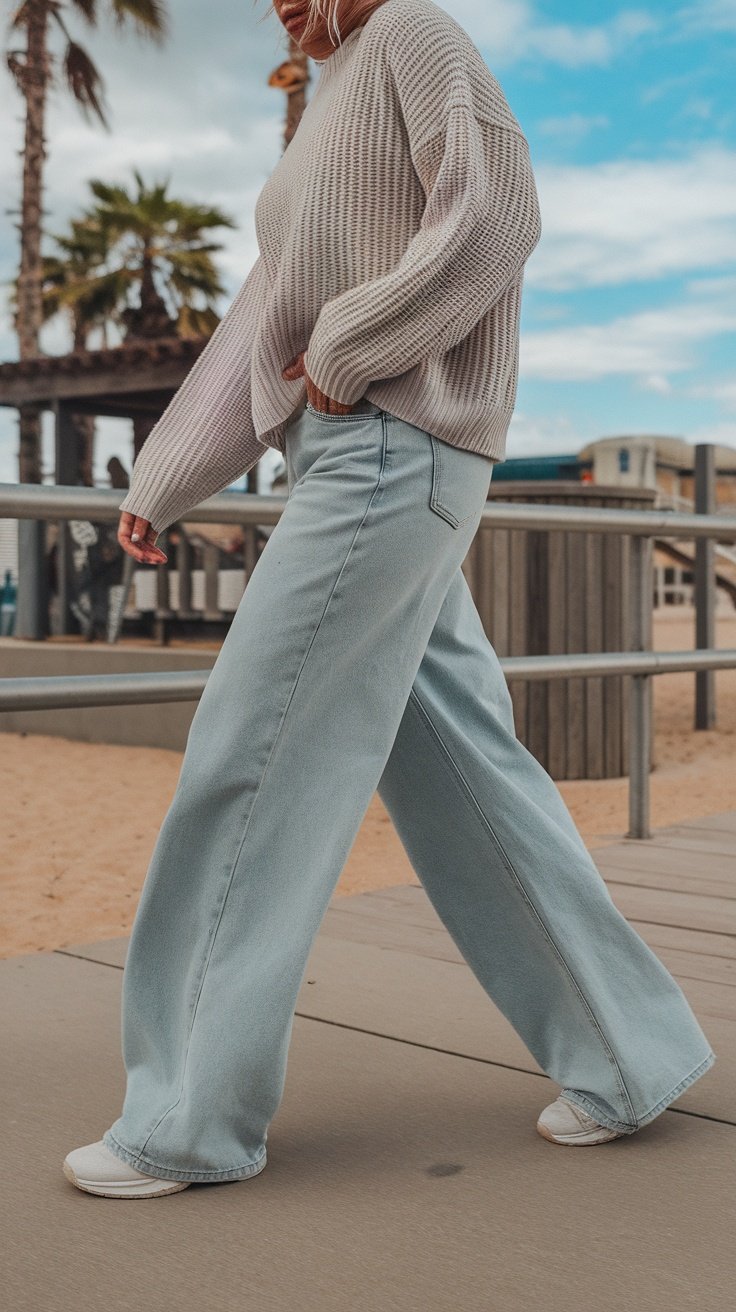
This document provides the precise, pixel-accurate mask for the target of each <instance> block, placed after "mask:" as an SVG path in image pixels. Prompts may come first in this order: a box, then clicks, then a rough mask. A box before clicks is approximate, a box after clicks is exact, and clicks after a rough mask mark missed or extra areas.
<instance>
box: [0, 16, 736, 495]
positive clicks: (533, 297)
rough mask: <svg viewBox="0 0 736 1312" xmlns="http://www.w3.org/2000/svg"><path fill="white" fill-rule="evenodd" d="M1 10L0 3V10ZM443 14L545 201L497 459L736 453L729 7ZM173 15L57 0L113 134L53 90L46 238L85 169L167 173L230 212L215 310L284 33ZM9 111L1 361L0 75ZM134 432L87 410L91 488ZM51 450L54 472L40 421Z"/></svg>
mask: <svg viewBox="0 0 736 1312" xmlns="http://www.w3.org/2000/svg"><path fill="white" fill-rule="evenodd" d="M12 8H14V5H12V4H11V3H10V0H4V2H3V4H2V10H3V11H4V15H5V16H7V15H8V14H9V13H10V11H11V9H12ZM99 8H100V9H101V10H103V11H104V10H105V9H107V8H108V6H107V5H105V4H101V5H100V6H99ZM442 8H444V9H446V10H447V12H448V13H450V14H452V15H453V17H454V18H456V19H457V21H458V22H459V23H461V25H462V26H463V27H464V28H465V30H466V32H467V33H468V34H469V36H470V37H471V39H472V40H473V41H474V43H475V44H476V46H477V47H478V49H479V50H480V51H481V54H482V55H483V57H484V59H485V61H486V64H487V65H488V67H489V68H490V70H491V71H492V72H493V74H494V75H495V76H496V77H497V78H498V80H499V82H500V83H501V86H502V88H503V90H504V93H505V95H506V98H507V100H508V101H509V104H510V106H511V109H512V110H513V112H514V114H515V116H516V117H517V119H518V120H519V123H520V125H521V127H522V130H523V132H524V134H525V136H526V137H527V140H528V141H529V145H530V149H531V156H532V164H533V167H534V173H535V178H536V182H537V189H538V192H539V199H540V206H541V212H542V237H541V240H540V242H539V244H538V246H537V247H536V249H535V250H534V252H533V253H532V255H531V256H530V258H529V260H528V262H527V264H526V268H525V277H524V291H523V298H522V317H521V339H520V366H519V367H520V372H519V385H518V392H517V398H516V409H515V412H514V416H513V419H512V422H511V427H510V430H509V435H508V439H507V447H506V455H507V457H511V456H519V455H552V454H560V453H572V452H576V451H578V450H579V449H580V448H581V447H582V446H584V445H585V444H586V443H588V442H590V441H593V440H595V439H597V438H600V437H608V436H613V435H622V434H633V433H651V434H668V435H672V436H677V437H682V438H685V439H686V440H687V441H690V442H705V441H708V442H709V441H714V442H722V443H724V444H726V445H728V446H731V447H735V448H736V99H735V98H734V96H733V92H732V91H731V90H730V89H729V88H730V87H732V86H733V84H734V79H735V78H736V57H735V56H736V0H693V2H692V3H689V4H685V5H677V4H676V3H675V4H674V5H673V4H672V3H669V2H667V0H649V3H646V4H643V5H640V6H639V5H638V6H635V7H634V6H627V5H621V6H618V5H616V4H610V5H600V6H598V5H596V6H593V5H591V4H590V3H583V0H538V2H537V3H533V2H532V0H484V3H483V4H481V3H479V0H444V3H443V4H442ZM169 12H170V16H171V17H170V35H169V39H168V40H167V42H166V44H165V45H164V46H163V47H157V46H154V45H151V44H150V43H145V42H143V41H141V40H140V39H138V38H136V36H135V35H134V33H133V31H132V30H131V32H130V33H129V34H128V35H120V34H119V33H118V31H117V30H116V29H115V28H114V26H113V25H112V23H110V22H107V21H103V22H101V23H100V25H99V26H98V28H96V29H90V28H89V27H87V26H86V24H85V23H84V22H83V20H82V19H81V17H80V16H79V14H78V11H77V10H76V9H74V10H69V7H68V6H66V22H67V25H68V27H69V29H70V31H71V33H72V34H73V36H74V38H75V39H76V40H78V41H80V42H81V44H82V45H83V46H84V47H85V48H86V49H87V50H88V51H89V53H90V54H91V55H92V57H93V59H94V60H95V62H96V64H97V65H98V67H99V68H100V70H101V72H102V73H103V77H104V82H105V103H106V107H107V110H108V115H109V120H110V124H111V130H110V131H109V132H106V131H105V129H104V128H103V127H102V126H101V125H99V124H97V123H96V122H94V121H87V120H86V119H85V118H84V116H83V115H82V114H81V112H80V111H79V109H78V108H77V107H76V106H75V104H74V103H73V101H72V99H71V97H70V95H69V93H68V92H67V91H66V90H65V88H64V87H63V85H59V86H58V87H57V88H55V89H53V90H52V92H51V94H50V99H49V113H48V121H47V163H46V172H45V188H44V207H45V211H46V215H45V225H46V230H47V232H48V233H49V240H48V241H47V243H46V246H45V248H44V249H45V250H47V251H49V252H50V251H51V250H53V242H52V241H51V240H50V235H51V234H53V233H54V232H63V231H64V230H65V228H66V227H67V225H68V223H69V221H70V219H71V218H73V217H74V216H75V215H76V214H77V213H78V212H79V211H80V210H81V209H82V208H83V207H84V206H85V205H87V204H88V203H89V200H90V197H91V193H90V192H89V190H88V185H87V182H88V179H90V178H102V179H103V180H105V181H107V182H118V183H124V184H125V185H127V186H129V187H131V188H132V187H133V173H132V170H133V168H138V169H139V170H140V172H141V173H142V175H143V177H144V178H145V180H146V182H147V183H148V184H149V185H152V184H153V183H154V182H156V181H161V180H163V179H168V180H169V192H170V194H172V195H176V196H179V197H181V198H182V199H185V200H189V201H193V202H199V203H202V202H211V203H214V204H216V205H218V206H220V207H221V208H222V209H224V210H225V211H226V212H227V213H228V214H229V215H230V216H231V217H232V218H233V219H234V220H235V222H236V223H237V225H238V226H237V228H236V229H235V230H232V231H231V230H229V229H222V230H220V231H218V232H216V233H215V234H214V236H215V239H216V240H218V241H221V242H222V244H223V250H222V251H221V252H220V254H219V255H218V256H217V259H218V262H219V263H218V267H219V270H220V274H221V280H222V282H223V285H224V286H225V287H226V288H227V291H226V294H225V295H224V296H223V297H222V300H221V303H220V304H219V305H218V312H219V313H221V314H222V313H224V311H225V309H226V308H227V305H228V304H229V303H230V301H231V300H232V298H233V296H234V295H235V293H236V291H237V290H238V287H239V286H240V284H241V283H242V282H243V280H244V278H245V276H246V274H247V273H248V271H249V269H250V267H251V266H252V264H253V262H254V260H255V258H256V255H257V244H256V238H255V229H254V223H253V210H254V206H255V202H256V199H257V196H258V193H259V191H260V189H261V187H262V186H263V184H264V182H265V180H266V178H267V177H268V175H269V173H270V172H271V170H272V169H273V168H274V166H275V164H276V163H277V161H278V158H279V155H280V153H281V149H282V132H283V117H284V97H283V93H282V92H279V91H277V90H275V89H273V88H270V87H269V86H268V85H267V80H268V75H269V73H270V72H271V71H272V69H273V68H275V67H276V65H277V64H279V63H280V62H281V60H282V59H284V58H285V55H286V48H287V47H286V40H287V38H286V33H285V32H284V29H283V27H282V26H281V24H280V23H279V21H278V19H277V18H276V16H275V14H274V13H273V11H272V9H271V4H270V0H257V3H255V4H254V3H253V0H218V2H217V4H216V5H203V4H202V3H201V0H170V4H169ZM10 43H11V44H13V45H15V44H17V42H16V40H15V39H13V38H11V42H10ZM53 49H54V50H55V52H56V53H57V55H58V53H59V52H60V50H61V42H60V40H59V37H58V36H57V35H54V38H53ZM311 71H312V73H313V81H312V83H311V88H310V90H311V89H313V87H314V80H315V79H316V73H317V68H316V65H314V64H311ZM308 94H309V92H308ZM0 121H1V122H2V132H0V193H1V194H2V213H1V214H0V281H2V284H3V285H2V287H1V288H0V360H13V359H16V358H17V345H16V339H15V335H14V333H13V331H12V326H11V319H10V313H9V308H8V304H7V283H8V280H10V279H12V278H14V277H15V275H16V272H17V263H18V233H17V229H16V226H15V225H16V224H17V222H18V215H17V211H18V206H19V203H20V185H21V158H20V155H19V153H18V151H19V148H20V145H21V142H22V132H23V121H22V102H21V100H20V97H19V96H18V94H17V92H16V90H15V87H14V84H13V82H12V79H11V77H10V74H9V73H8V71H7V69H6V68H5V66H4V65H3V67H2V68H1V69H0ZM92 344H94V343H92ZM41 345H42V349H43V350H44V351H46V352H50V353H53V354H55V353H57V352H63V351H65V350H67V349H69V346H70V337H69V331H68V325H67V324H66V323H65V322H64V321H62V320H59V319H57V320H56V321H54V322H53V323H51V324H49V325H47V326H46V327H45V328H44V332H43V336H42V342H41ZM131 444H132V439H131V435H130V425H129V424H128V423H127V422H124V421H119V420H110V419H101V420H99V421H98V438H97V443H96V452H95V470H94V473H95V481H96V482H97V483H99V484H100V485H101V486H104V485H106V483H107V475H106V464H107V461H108V459H109V457H110V456H111V455H118V456H119V457H120V459H121V460H122V461H123V464H124V465H125V466H126V467H127V468H128V469H130V461H131ZM17 447H18V441H17V419H16V415H15V412H14V411H10V410H7V409H4V408H3V409H2V410H0V481H4V482H12V481H15V480H16V479H17ZM272 456H273V459H271V457H272ZM279 462H280V457H279V456H278V453H277V452H273V453H271V452H268V453H267V454H266V456H264V457H263V459H262V460H261V461H260V462H259V485H260V487H261V490H264V491H265V490H267V488H268V485H269V484H268V483H266V482H264V480H265V479H269V480H270V476H271V474H272V471H273V469H274V468H275V467H276V465H277V464H278V463H279ZM43 463H44V481H51V480H52V478H53V433H52V426H51V416H50V415H46V416H45V419H44V443H43Z"/></svg>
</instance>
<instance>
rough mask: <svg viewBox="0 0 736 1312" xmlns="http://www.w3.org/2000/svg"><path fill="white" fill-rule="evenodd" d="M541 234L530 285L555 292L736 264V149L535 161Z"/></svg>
mask: <svg viewBox="0 0 736 1312" xmlns="http://www.w3.org/2000/svg"><path fill="white" fill-rule="evenodd" d="M535 176H536V179H537V185H538V189H539V195H540V205H541V210H542V239H541V242H540V244H539V246H538V247H537V248H536V250H535V251H534V253H533V255H532V257H531V259H530V261H529V265H528V278H529V283H530V285H533V286H534V287H538V288H542V289H544V290H548V291H569V290H576V289H581V288H584V287H603V286H615V285H617V284H620V283H624V282H631V281H642V280H645V279H653V278H664V277H671V276H673V275H683V274H687V273H690V272H696V271H699V270H702V271H706V270H708V269H715V268H727V267H728V266H729V265H734V264H735V263H736V150H727V149H725V148H724V147H721V146H712V145H699V146H697V147H696V148H695V149H693V150H691V152H690V154H689V155H687V156H685V157H683V158H680V159H672V160H667V159H664V160H662V159H649V160H641V159H637V160H627V159H623V160H606V161H604V162H602V163H596V164H590V165H574V164H565V165H552V164H543V165H538V166H537V167H536V168H535Z"/></svg>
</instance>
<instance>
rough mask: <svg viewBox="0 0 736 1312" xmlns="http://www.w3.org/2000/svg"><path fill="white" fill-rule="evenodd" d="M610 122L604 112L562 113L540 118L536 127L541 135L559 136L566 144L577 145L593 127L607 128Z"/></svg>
mask: <svg viewBox="0 0 736 1312" xmlns="http://www.w3.org/2000/svg"><path fill="white" fill-rule="evenodd" d="M610 122H611V120H610V119H609V118H608V116H607V115H606V114H562V115H560V116H559V117H552V118H543V119H540V120H539V122H538V123H537V125H536V127H537V132H539V133H541V135H542V136H546V137H560V138H561V139H562V140H563V141H564V142H565V144H566V145H577V144H578V142H580V141H582V139H583V137H587V136H589V135H590V133H591V132H593V130H594V129H595V128H607V127H608V126H609V124H610Z"/></svg>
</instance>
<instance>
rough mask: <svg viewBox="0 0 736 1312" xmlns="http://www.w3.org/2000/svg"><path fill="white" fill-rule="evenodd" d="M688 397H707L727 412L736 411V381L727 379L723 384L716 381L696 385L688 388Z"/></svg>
mask: <svg viewBox="0 0 736 1312" xmlns="http://www.w3.org/2000/svg"><path fill="white" fill-rule="evenodd" d="M686 395H687V396H694V397H707V399H708V400H709V401H717V402H718V403H719V404H720V405H722V406H724V407H725V408H726V409H727V410H736V379H734V378H726V379H724V380H723V381H722V382H716V381H715V380H714V381H712V382H708V383H696V384H693V386H692V387H688V388H686Z"/></svg>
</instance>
